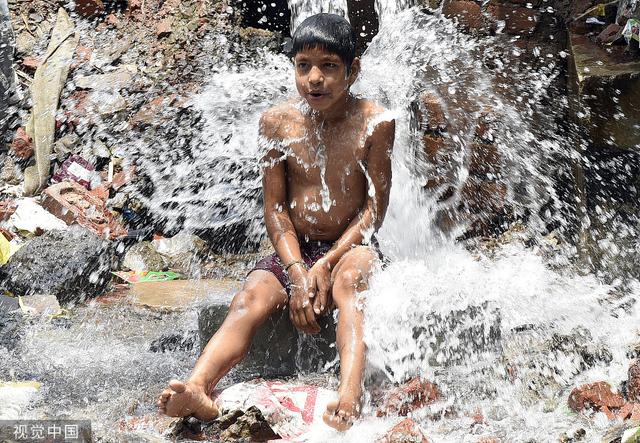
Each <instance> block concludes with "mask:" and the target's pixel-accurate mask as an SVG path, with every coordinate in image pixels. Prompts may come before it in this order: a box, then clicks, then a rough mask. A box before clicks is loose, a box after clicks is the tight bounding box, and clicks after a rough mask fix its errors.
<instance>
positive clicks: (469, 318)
mask: <svg viewBox="0 0 640 443" xmlns="http://www.w3.org/2000/svg"><path fill="white" fill-rule="evenodd" d="M413 336H414V337H415V339H416V341H417V342H418V343H419V346H420V348H421V349H422V350H423V352H424V353H425V354H427V355H430V357H429V364H430V365H432V366H448V365H454V364H458V363H461V362H463V361H464V360H466V359H468V358H470V357H472V356H473V354H474V353H480V352H485V351H490V350H495V349H497V348H499V347H500V338H501V330H500V311H499V310H498V309H497V308H494V307H492V305H490V304H489V303H488V302H485V303H483V304H481V305H477V306H469V307H467V308H466V309H464V310H460V311H451V312H450V313H448V314H447V315H445V316H443V315H441V314H437V313H431V314H429V315H427V316H426V317H425V318H424V319H423V321H422V324H421V325H420V326H415V327H414V328H413ZM454 337H455V338H454Z"/></svg>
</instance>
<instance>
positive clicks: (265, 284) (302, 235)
mask: <svg viewBox="0 0 640 443" xmlns="http://www.w3.org/2000/svg"><path fill="white" fill-rule="evenodd" d="M355 48H356V41H355V34H354V32H353V29H352V28H351V26H350V25H349V23H348V22H347V21H346V20H345V19H344V18H342V17H340V16H338V15H333V14H317V15H314V16H312V17H309V18H308V19H306V20H305V21H304V22H303V23H302V24H301V25H300V26H299V27H298V29H297V30H296V32H295V34H294V36H293V54H294V59H293V61H294V64H295V77H296V86H297V89H298V92H299V94H300V96H301V99H297V100H292V101H290V102H287V103H284V104H282V105H279V106H276V107H274V108H272V109H270V110H268V111H267V112H265V113H264V114H263V115H262V118H261V120H260V140H261V143H263V144H264V145H265V147H266V151H267V152H266V155H265V156H264V158H263V182H262V183H263V191H264V214H265V223H266V228H267V233H268V234H269V238H270V240H271V242H272V243H273V246H274V248H275V251H276V253H275V254H273V255H271V256H269V257H266V258H264V259H262V260H261V261H259V262H258V263H257V264H256V267H255V268H254V270H253V271H252V272H250V273H249V275H248V277H247V281H246V283H245V285H244V287H243V289H242V290H241V291H240V292H239V293H238V294H236V296H235V297H234V299H233V302H232V303H231V306H230V309H229V313H228V315H227V317H226V319H225V321H224V323H223V324H222V326H221V327H220V329H219V330H218V331H217V332H216V334H215V335H214V336H213V337H212V338H211V340H210V341H209V343H208V344H207V346H206V348H205V349H204V351H203V353H202V355H201V356H200V358H199V359H198V361H197V363H196V365H195V367H194V369H193V372H192V374H191V376H190V378H189V379H188V380H187V381H186V382H181V381H177V380H172V381H171V382H169V387H168V388H167V389H166V390H165V391H164V392H163V393H162V394H161V396H160V398H159V400H158V406H159V408H160V411H161V412H163V413H165V414H167V415H170V416H185V415H194V416H195V417H197V418H200V419H202V420H212V419H213V418H215V417H216V416H217V415H218V410H217V408H216V406H215V405H214V402H213V400H212V399H211V398H210V397H209V395H210V394H211V392H212V391H213V388H214V387H215V385H216V384H217V383H218V381H219V380H220V379H221V378H222V377H223V376H224V375H225V374H226V373H227V372H228V371H229V370H230V369H231V368H232V367H233V366H234V365H235V364H237V363H238V362H239V361H240V360H241V359H242V358H243V357H244V356H245V354H246V353H247V351H248V349H249V346H250V344H251V340H252V338H253V335H254V334H255V331H256V329H257V328H258V327H259V326H260V325H261V324H262V323H263V322H264V321H265V320H266V319H267V318H268V317H269V316H270V315H271V314H272V313H274V312H275V311H277V310H279V309H285V308H287V307H288V308H289V317H290V319H291V321H292V322H293V324H294V325H295V326H296V328H298V329H299V330H301V331H303V332H306V333H309V334H315V333H317V332H319V331H320V327H319V326H318V323H317V318H318V317H319V316H321V315H324V314H326V313H328V312H329V311H330V309H331V307H332V306H334V305H335V306H336V307H337V308H338V310H339V318H338V326H337V331H336V335H337V345H338V352H339V355H340V386H339V389H338V400H337V401H336V402H334V403H331V404H329V405H328V407H327V411H326V413H325V414H324V420H325V422H326V423H327V424H328V425H330V426H332V427H334V428H336V429H338V430H346V429H348V428H349V427H350V426H351V424H352V422H353V420H354V419H355V418H357V417H358V416H359V413H360V402H361V396H362V389H363V388H362V376H363V369H364V359H365V345H364V342H363V337H362V335H363V331H362V323H363V312H362V306H361V301H360V300H359V299H358V294H359V293H360V292H362V291H363V290H365V289H366V288H367V281H368V278H369V276H370V274H371V272H372V269H373V267H374V265H375V262H376V261H377V260H378V251H377V250H376V249H375V248H374V246H372V245H369V243H375V241H374V242H371V239H372V235H373V233H374V232H375V231H376V230H377V229H378V228H379V227H380V225H381V224H382V220H383V218H384V215H385V212H386V209H387V204H388V201H389V190H390V186H391V159H390V155H391V150H392V147H393V139H394V134H395V122H394V121H393V120H387V121H383V119H382V118H381V116H382V113H383V112H384V109H383V108H381V107H380V106H377V105H375V104H374V103H372V102H370V101H368V100H363V99H359V98H356V97H354V96H352V95H351V94H350V93H349V87H350V86H351V85H352V84H353V82H354V81H355V80H356V77H357V75H358V73H359V70H360V61H359V60H358V59H357V58H355ZM376 122H377V124H376Z"/></svg>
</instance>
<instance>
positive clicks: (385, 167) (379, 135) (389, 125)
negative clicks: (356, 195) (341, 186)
mask: <svg viewBox="0 0 640 443" xmlns="http://www.w3.org/2000/svg"><path fill="white" fill-rule="evenodd" d="M394 137H395V121H394V120H391V121H383V122H380V123H379V124H378V125H377V126H376V128H375V129H374V131H373V134H371V137H370V139H369V140H370V143H371V145H370V148H369V156H368V157H367V174H368V176H369V178H368V180H370V181H369V183H368V187H367V188H368V189H367V199H366V201H365V204H364V205H363V207H362V209H361V211H360V213H359V214H358V215H357V216H356V217H355V218H354V219H353V220H352V221H351V223H350V224H349V226H348V227H347V229H346V230H345V231H344V233H343V234H342V235H341V236H340V238H339V239H338V241H337V242H336V243H335V244H334V245H333V247H332V248H331V249H330V250H329V252H327V254H326V255H325V256H324V257H323V260H324V261H326V263H327V264H328V266H329V268H330V269H333V267H335V265H336V264H337V263H338V261H339V260H340V259H341V258H342V256H343V255H344V254H345V253H347V252H348V251H349V250H350V249H351V248H352V247H353V246H354V245H360V244H362V242H363V240H365V239H367V240H370V238H371V236H372V235H373V233H374V232H376V231H377V230H378V228H379V227H380V226H381V225H382V221H383V220H384V216H385V214H386V212H387V206H388V205H389V192H390V190H391V152H392V150H393V140H394ZM371 188H373V189H371ZM372 190H373V192H371V191H372Z"/></svg>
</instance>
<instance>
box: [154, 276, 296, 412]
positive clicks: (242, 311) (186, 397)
mask: <svg viewBox="0 0 640 443" xmlns="http://www.w3.org/2000/svg"><path fill="white" fill-rule="evenodd" d="M287 301H288V299H287V294H286V292H285V290H284V288H283V287H282V285H281V284H280V282H279V281H278V279H277V278H276V277H275V276H274V275H273V274H272V273H270V272H268V271H262V270H256V271H253V272H252V273H251V274H249V276H248V277H247V281H246V282H245V284H244V287H243V288H242V290H241V291H240V292H238V293H237V294H236V295H235V297H234V298H233V301H232V302H231V306H230V307H229V313H228V314H227V317H226V318H225V320H224V323H222V325H221V326H220V329H218V331H217V332H216V333H215V335H214V336H213V337H211V340H209V343H207V346H206V347H205V348H204V350H203V351H202V355H200V358H198V361H197V362H196V365H195V367H194V368H193V371H192V373H191V376H190V377H189V379H188V380H186V381H185V382H182V381H179V380H171V381H170V382H169V387H168V388H167V389H165V390H164V391H163V392H162V394H161V395H160V398H159V399H158V407H159V410H160V412H161V413H164V414H167V415H169V416H172V417H184V416H187V415H194V416H195V417H197V418H199V419H201V420H207V421H208V420H212V419H213V418H215V417H216V416H217V415H218V410H217V408H216V407H215V405H214V404H213V400H212V399H211V397H210V394H211V392H212V391H213V388H214V387H215V385H216V384H217V383H218V381H219V380H220V379H221V378H222V377H224V375H225V374H226V373H227V372H229V370H230V369H231V368H232V367H233V366H234V365H236V364H237V363H238V362H239V361H240V360H242V359H243V358H244V356H245V355H246V354H247V352H248V350H249V346H250V345H251V341H252V339H253V336H254V334H255V332H256V329H257V328H258V327H259V326H260V325H261V324H262V323H264V321H265V320H266V319H267V318H268V317H269V316H270V315H271V314H272V313H274V312H275V311H276V310H278V309H284V308H285V306H286V304H287Z"/></svg>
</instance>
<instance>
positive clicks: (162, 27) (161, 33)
mask: <svg viewBox="0 0 640 443" xmlns="http://www.w3.org/2000/svg"><path fill="white" fill-rule="evenodd" d="M171 32H172V28H171V21H169V20H163V21H161V22H160V23H158V24H157V25H156V36H157V37H158V38H162V37H167V36H168V35H169V34H171Z"/></svg>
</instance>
